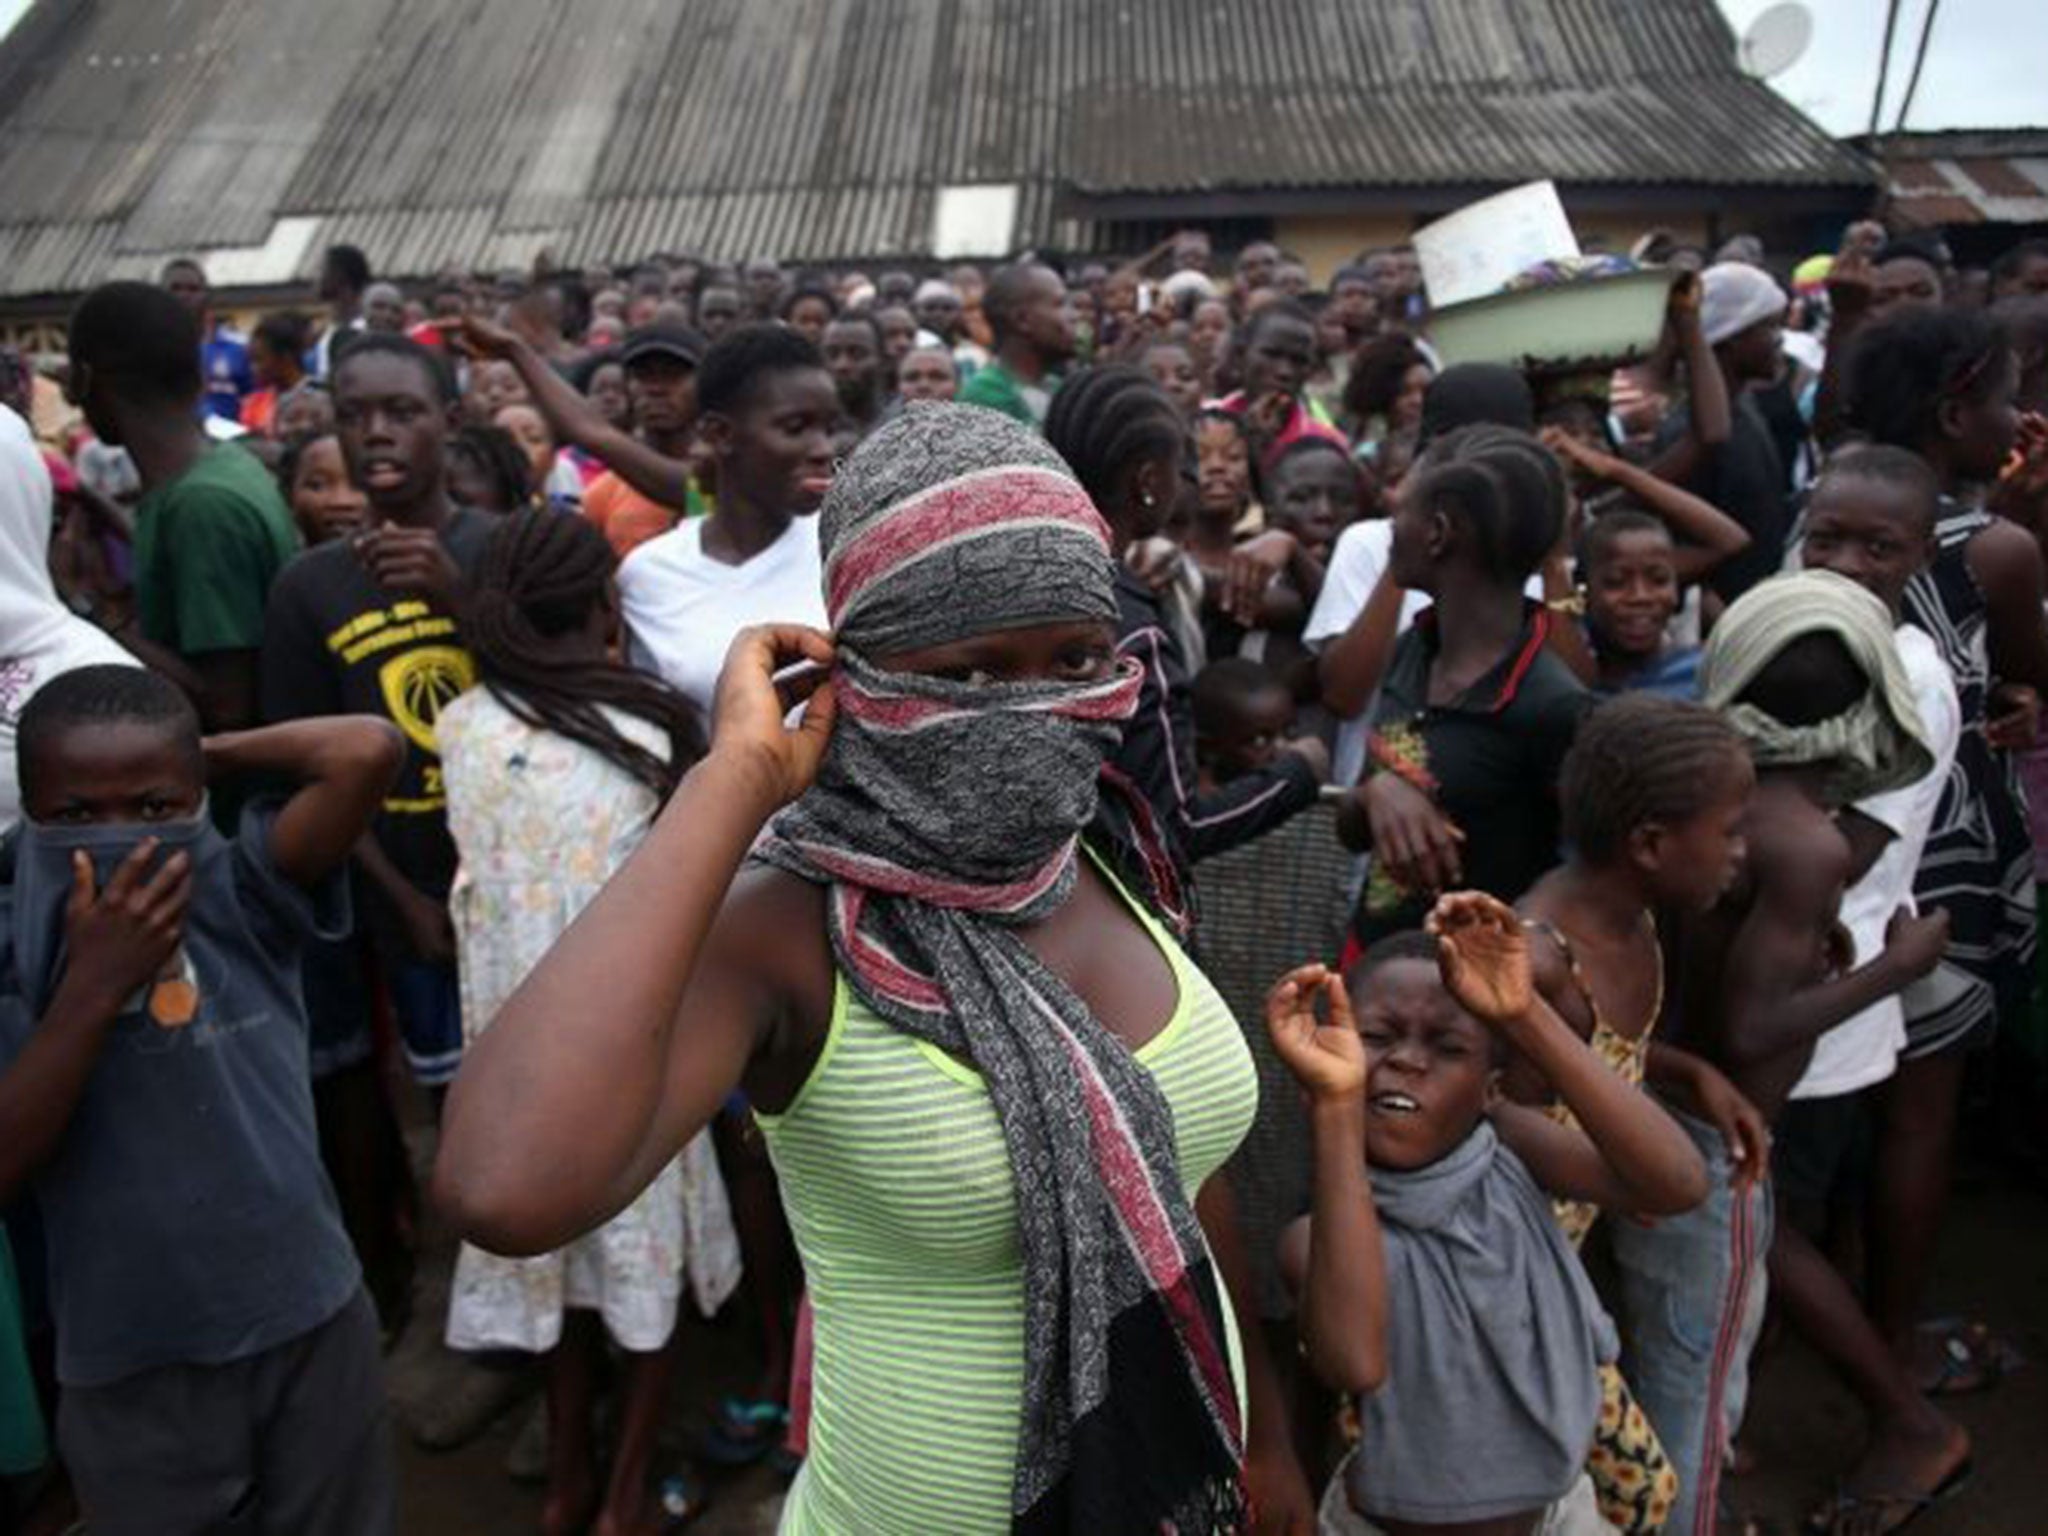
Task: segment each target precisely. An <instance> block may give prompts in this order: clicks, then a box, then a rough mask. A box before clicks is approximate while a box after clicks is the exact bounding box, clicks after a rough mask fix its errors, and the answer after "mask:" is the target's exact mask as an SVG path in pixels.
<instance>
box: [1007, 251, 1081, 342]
mask: <svg viewBox="0 0 2048 1536" xmlns="http://www.w3.org/2000/svg"><path fill="white" fill-rule="evenodd" d="M1015 323H1016V329H1017V333H1018V334H1019V335H1020V336H1022V337H1024V339H1025V340H1027V341H1029V342H1030V343H1031V345H1032V346H1033V347H1035V348H1037V349H1038V353H1039V355H1040V356H1041V357H1043V358H1045V359H1046V360H1047V361H1048V362H1055V363H1063V362H1065V361H1066V360H1067V359H1068V358H1070V357H1072V356H1073V355H1074V307H1073V305H1072V304H1070V303H1069V302H1068V301H1067V285H1066V284H1065V283H1064V282H1063V281H1061V279H1060V275H1059V274H1058V273H1057V272H1055V271H1053V270H1052V269H1051V268H1050V267H1038V268H1036V269H1034V270H1033V272H1032V274H1031V279H1030V284H1029V286H1028V287H1027V288H1026V290H1025V293H1024V297H1023V299H1022V301H1021V302H1020V303H1019V304H1018V306H1017V314H1016V319H1015Z"/></svg>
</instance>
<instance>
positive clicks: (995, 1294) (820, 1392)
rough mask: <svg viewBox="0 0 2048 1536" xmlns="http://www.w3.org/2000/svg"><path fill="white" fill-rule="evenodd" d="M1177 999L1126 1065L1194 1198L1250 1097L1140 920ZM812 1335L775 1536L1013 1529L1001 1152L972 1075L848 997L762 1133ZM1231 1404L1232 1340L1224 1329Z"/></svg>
mask: <svg viewBox="0 0 2048 1536" xmlns="http://www.w3.org/2000/svg"><path fill="white" fill-rule="evenodd" d="M1132 910H1133V911H1136V912H1137V914H1138V917H1139V920H1140V922H1142V923H1143V924H1144V926H1145V928H1146V931H1147V932H1148V934H1150V935H1151V937H1152V939H1153V942H1155V943H1156V944H1157V945H1158V946H1159V948H1160V950H1161V951H1162V952H1163V953H1164V955H1165V956H1166V959H1167V963H1168V964H1169V966H1170V967H1171V968H1172V971H1173V975H1174V981H1175V985H1176V990H1177V993H1178V1001H1177V1003H1176V1005H1175V1007H1174V1011H1173V1015H1172V1017H1171V1019H1170V1020H1169V1021H1168V1022H1167V1024H1166V1027H1165V1028H1164V1029H1163V1030H1161V1031H1160V1032H1159V1034H1157V1035H1155V1036H1154V1037H1153V1038H1152V1039H1151V1040H1148V1041H1147V1042H1146V1043H1145V1044H1144V1045H1143V1046H1142V1047H1141V1048H1139V1050H1138V1051H1137V1053H1136V1054H1137V1059H1138V1061H1139V1062H1140V1063H1141V1064H1142V1065H1143V1066H1144V1067H1145V1068H1146V1069H1147V1070H1148V1071H1150V1072H1151V1073H1152V1075H1153V1077H1154V1078H1155V1079H1156V1080H1157V1082H1158V1083H1159V1086H1160V1089H1161V1091H1162V1092H1163V1093H1164V1094H1165V1095H1166V1100H1167V1103H1168V1105H1169V1106H1171V1108H1172V1112H1173V1120H1174V1141H1175V1146H1176V1149H1177V1151H1178V1152H1179V1156H1180V1167H1181V1176H1182V1179H1183V1181H1184V1183H1185V1186H1186V1189H1187V1192H1188V1196H1189V1198H1190V1199H1192V1198H1193V1197H1194V1195H1195V1193H1196V1191H1197V1190H1199V1189H1200V1187H1201V1185H1202V1183H1203V1182H1204V1181H1205V1180H1206V1179H1208V1177H1209V1176H1210V1175H1211V1174H1212V1173H1215V1172H1216V1171H1217V1170H1218V1169H1220V1168H1221V1166H1222V1164H1223V1162H1224V1160H1225V1159H1226V1158H1228V1157H1229V1156H1230V1154H1231V1153H1232V1152H1233V1151H1234V1150H1236V1147H1237V1144H1238V1142H1239V1141H1241V1140H1242V1139H1243V1137H1244V1134H1245V1131H1246V1130H1247V1129H1248V1128H1249V1127H1250V1125H1251V1122H1252V1116H1253V1113H1254V1111H1255V1110H1256V1109H1257V1103H1258V1079H1257V1075H1256V1072H1255V1070H1254V1068H1253V1065H1252V1059H1251V1053H1250V1051H1249V1050H1248V1049H1247V1048H1246V1045H1245V1040H1244V1036H1243V1034H1242V1032H1241V1031H1240V1030H1239V1028H1238V1025H1237V1022H1236V1020H1235V1019H1234V1018H1233V1017H1232V1016H1231V1013H1230V1010H1229V1008H1228V1007H1227V1006H1226V1005H1225V1003H1224V1001H1223V998H1222V996H1221V995H1220V994H1219V993H1218V992H1217V991H1216V989H1215V987H1214V986H1212V985H1211V984H1210V982H1209V980H1208V978H1207V977H1205V976H1203V975H1202V973H1201V972H1200V971H1199V970H1197V969H1196V968H1195V966H1194V965H1193V964H1192V963H1191V962H1190V961H1189V960H1188V958H1187V956H1186V955H1185V954H1183V953H1182V951H1181V949H1180V947H1179V945H1177V944H1176V943H1175V942H1174V941H1173V940H1172V939H1171V938H1170V937H1168V936H1167V935H1166V933H1165V932H1164V931H1163V930H1162V929H1160V928H1159V926H1158V925H1157V924H1156V923H1155V922H1153V920H1152V919H1151V917H1150V916H1149V914H1147V913H1145V912H1143V911H1142V910H1141V909H1139V908H1138V907H1137V906H1136V905H1135V903H1133V904H1132ZM757 1118H758V1120H759V1122H760V1125H761V1130H762V1134H763V1136H764V1137H765V1139H766V1141H767V1143H768V1150H769V1153H770V1155H771V1156H772V1157H773V1159H774V1162H775V1169H776V1173H777V1175H778V1176H779V1177H780V1179H781V1182H782V1198H783V1204H784V1206H785V1207H786V1208H787V1210H788V1213H789V1221H790V1228H791V1230H792V1232H793V1233H794V1234H795V1237H796V1242H797V1247H798V1249H799V1251H800V1252H801V1253H802V1255H803V1261H804V1272H805V1276H806V1278H807V1280H808V1283H809V1286H810V1297H811V1306H812V1312H813V1321H814V1341H815V1350H816V1353H815V1361H814V1368H813V1378H812V1392H813V1397H812V1405H811V1425H810V1454H809V1456H808V1458H807V1460H806V1461H805V1463H804V1468H803V1471H802V1472H801V1473H800V1474H799V1475H798V1477H797V1480H796V1483H795V1485H794V1487H793V1488H792V1489H791V1490H790V1495H789V1501H788V1503H787V1504H786V1506H785V1507H784V1510H783V1515H782V1525H781V1530H782V1533H783V1536H824V1533H830V1536H892V1533H896V1532H902V1533H905V1536H929V1533H931V1532H937V1531H944V1532H946V1533H948V1536H977V1533H982V1532H987V1533H991V1536H994V1533H998V1532H1005V1531H1007V1530H1008V1529H1009V1526H1010V1513H1009V1502H1010V1484H1011V1476H1012V1472H1013V1470H1014V1467H1015V1463H1016V1455H1017V1437H1018V1431H1019V1426H1020V1422H1021V1414H1022V1401H1023V1387H1024V1272H1023V1264H1022V1259H1021V1256H1020V1254H1019V1252H1018V1247H1017V1224H1016V1214H1017V1206H1016V1195H1015V1191H1014V1188H1013V1186H1012V1182H1011V1174H1010V1160H1009V1154H1008V1152H1007V1151H1006V1149H1005V1147H1004V1144H1003V1135H1002V1130H1001V1127H1000V1126H999V1125H998V1123H997V1120H996V1114H995V1109H994V1106H993V1105H992V1104H991V1103H990V1101H989V1096H988V1091H987V1089H986V1088H985V1087H984V1086H983V1084H982V1081H981V1078H980V1076H979V1074H977V1073H976V1072H975V1071H974V1070H973V1069H972V1068H971V1067H969V1066H967V1065H966V1064H964V1063H963V1062H960V1061H957V1060H955V1059H954V1058H953V1057H951V1056H949V1055H947V1054H946V1053H945V1052H943V1051H941V1050H939V1049H938V1048H937V1047H936V1046H933V1045H931V1044H929V1043H927V1042H925V1041H922V1040H918V1039H916V1038H915V1037H913V1036H911V1035H908V1034H905V1033H904V1032H903V1031H901V1030H898V1029H896V1028H894V1027H893V1026H891V1025H890V1024H888V1023H887V1022H886V1021H884V1020H883V1019H881V1018H880V1017H879V1016H878V1015H876V1014H875V1013H874V1012H872V1011H871V1010H870V1009H869V1008H868V1007H867V1006H866V1005H865V1004H863V1003H862V1002H861V1001H860V999H859V998H858V997H857V996H856V995H855V994H854V993H853V991H852V989H851V988H850V987H849V986H848V985H847V982H846V979H845V977H844V976H843V975H842V976H838V977H836V978H835V980H834V983H833V1001H832V1021H831V1026H830V1029H829V1031H828V1033H827V1035H826V1038H825V1043H824V1046H823V1048H822V1050H821V1051H820V1053H819V1056H818V1060H817V1064H816V1065H815V1066H814V1067H813V1068H812V1069H811V1074H810V1077H809V1078H808V1079H807V1080H806V1082H805V1083H804V1086H803V1087H802V1088H801V1089H800V1090H799V1091H798V1093H797V1095H796V1097H795V1098H794V1099H793V1100H792V1101H791V1102H790V1105H789V1107H788V1108H787V1109H786V1110H784V1111H783V1112H782V1113H781V1114H779V1115H767V1114H760V1115H758V1116H757ZM1223 1315H1224V1320H1225V1325H1226V1328H1227V1329H1228V1330H1229V1333H1230V1337H1229V1339H1228V1346H1229V1350H1230V1359H1231V1365H1232V1374H1233V1377H1234V1378H1235V1379H1236V1381H1237V1382H1238V1398H1239V1406H1240V1409H1242V1407H1243V1401H1244V1386H1243V1382H1244V1371H1243V1368H1242V1363H1241V1357H1240V1352H1239V1344H1238V1339H1237V1335H1236V1326H1235V1322H1234V1320H1233V1319H1232V1317H1231V1311H1230V1308H1229V1307H1228V1306H1227V1305H1226V1306H1225V1307H1224V1309H1223Z"/></svg>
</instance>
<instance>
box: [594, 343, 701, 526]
mask: <svg viewBox="0 0 2048 1536" xmlns="http://www.w3.org/2000/svg"><path fill="white" fill-rule="evenodd" d="M703 358H704V339H703V338H702V337H701V336H699V335H698V334H697V333H696V332H695V331H693V330H691V329H689V328H688V327H687V326H681V325H672V324H667V323H664V322H659V321H658V322H656V323H654V324H652V325H643V326H639V327H637V328H636V329H634V330H632V331H629V332H627V333H626V340H625V343H624V345H623V346H621V347H620V348H619V361H620V362H621V363H622V364H623V365H624V366H625V370H626V395H627V398H628V399H630V400H631V401H632V403H633V423H634V427H635V429H636V431H637V432H638V433H639V436H640V441H641V442H643V443H645V444H646V445H647V446H648V447H649V448H651V449H653V450H654V451H655V452H656V453H658V454H660V455H661V456H662V457H663V458H666V459H687V458H689V456H690V440H691V436H692V430H693V428H694V427H695V425H696V421H697V364H698V363H700V362H702V361H703ZM707 510H708V507H707V506H706V503H705V501H704V499H703V498H702V497H701V496H700V495H699V494H698V493H697V490H696V486H695V483H694V481H693V482H692V485H691V494H690V497H689V503H688V505H686V506H683V507H681V508H676V507H669V506H664V505H662V503H660V502H658V501H655V500H654V499H653V498H652V497H649V496H646V495H643V494H642V493H641V492H640V491H637V490H635V489H634V488H633V487H632V486H630V485H628V484H627V483H626V482H625V481H624V480H622V479H620V478H619V476H618V474H617V472H616V471H613V470H609V469H608V470H606V471H605V472H604V473H603V474H601V475H599V476H598V477H597V479H595V480H593V481H592V482H591V483H590V488H589V489H588V490H586V491H585V492H584V493H583V515H584V516H585V517H587V518H589V519H590V520H591V521H592V522H593V523H595V524H597V526H598V529H599V531H601V532H602V533H603V534H604V536H605V538H606V539H608V540H610V542H611V546H612V548H613V549H614V550H616V551H617V552H618V555H619V558H620V559H624V558H625V557H626V554H627V552H628V551H630V550H632V549H635V548H637V547H638V546H640V545H642V544H645V543H646V542H647V541H648V540H649V539H651V538H654V537H655V536H656V535H658V534H663V533H666V532H668V530H669V529H671V528H673V527H674V526H675V525H676V521H677V519H678V517H681V516H694V515H696V514H697V513H700V512H704V511H707Z"/></svg>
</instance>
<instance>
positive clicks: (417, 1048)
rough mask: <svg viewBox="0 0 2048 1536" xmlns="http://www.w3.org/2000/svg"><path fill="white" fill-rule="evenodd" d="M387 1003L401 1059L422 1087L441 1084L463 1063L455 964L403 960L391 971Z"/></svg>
mask: <svg viewBox="0 0 2048 1536" xmlns="http://www.w3.org/2000/svg"><path fill="white" fill-rule="evenodd" d="M391 1007H392V1010H393V1011H394V1012H395V1013H397V1015H398V1033H399V1037H400V1039H401V1040H403V1041H404V1043H405V1059H406V1061H407V1062H408V1063H409V1064H410V1065H411V1067H412V1075H413V1076H414V1077H415V1078H417V1079H418V1080H419V1084H420V1086H421V1087H422V1088H443V1087H446V1086H447V1085H448V1084H449V1083H452V1082H454V1081H455V1069H456V1068H457V1067H459V1066H461V1065H462V993H461V990H460V989H459V988H458V986H457V985H456V979H455V967H454V966H452V965H439V964H436V963H435V962H433V961H431V960H407V961H405V962H404V963H402V964H400V965H397V966H394V967H393V968H392V971H391Z"/></svg>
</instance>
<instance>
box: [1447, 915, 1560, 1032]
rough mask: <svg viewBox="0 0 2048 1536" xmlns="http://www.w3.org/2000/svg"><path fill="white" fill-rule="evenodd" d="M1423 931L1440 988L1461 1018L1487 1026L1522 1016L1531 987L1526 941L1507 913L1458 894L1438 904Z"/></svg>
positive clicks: (1532, 1001)
mask: <svg viewBox="0 0 2048 1536" xmlns="http://www.w3.org/2000/svg"><path fill="white" fill-rule="evenodd" d="M1423 926H1424V927H1426V928H1427V929H1428V930H1429V932H1430V933H1431V934H1433V935H1435V937H1436V940H1437V945H1438V955H1437V964H1438V967H1439V968H1440V969H1441V970H1442V972H1443V978H1444V985H1445V986H1447V987H1449V988H1450V989H1451V995H1452V996H1453V997H1455V998H1457V1000H1458V1002H1459V1004H1460V1005H1461V1006H1462V1007H1463V1008H1464V1009H1465V1011H1466V1012H1468V1013H1470V1014H1472V1015H1474V1016H1475V1017H1477V1018H1479V1019H1482V1020H1484V1021H1485V1022H1486V1023H1488V1024H1511V1023H1514V1022H1515V1021H1516V1020H1518V1019H1522V1018H1525V1017H1527V1016H1528V1013H1529V1010H1530V1009H1531V1008H1532V1007H1534V1006H1535V1000H1536V983H1535V979H1534V976H1533V973H1532V971H1531V968H1530V965H1529V940H1528V936H1527V935H1526V934H1525V933H1524V932H1523V930H1522V920H1521V919H1520V918H1518V917H1517V916H1515V913H1514V909H1513V908H1512V907H1509V906H1508V905H1507V904H1506V903H1504V902H1500V901H1496V900H1495V899H1494V898H1493V897H1491V896H1487V895H1484V894H1483V893H1481V892H1478V891H1459V892H1457V893H1455V894H1453V895H1449V896H1445V897H1443V898H1442V899H1441V900H1439V901H1438V902H1437V904H1436V906H1435V908H1434V909H1433V910H1432V911H1431V912H1430V914H1429V919H1428V921H1427V922H1426V923H1425V924H1424V925H1423Z"/></svg>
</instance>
